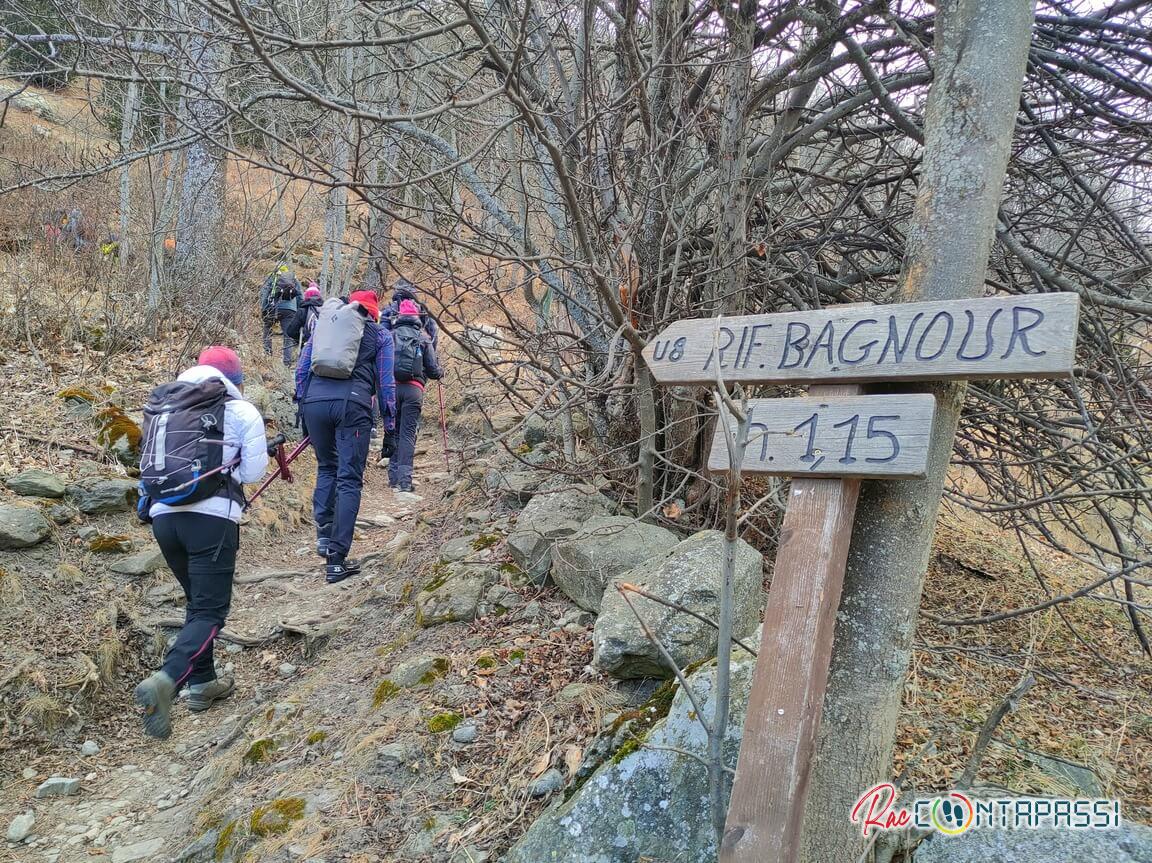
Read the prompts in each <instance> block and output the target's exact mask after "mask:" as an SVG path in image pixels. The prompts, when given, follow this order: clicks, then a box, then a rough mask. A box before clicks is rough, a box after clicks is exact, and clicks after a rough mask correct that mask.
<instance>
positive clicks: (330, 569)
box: [324, 557, 360, 584]
mask: <svg viewBox="0 0 1152 863" xmlns="http://www.w3.org/2000/svg"><path fill="white" fill-rule="evenodd" d="M359 574H360V561H358V560H344V559H341V558H336V557H330V558H328V565H327V566H326V567H324V580H325V581H326V582H328V583H329V584H339V583H340V582H342V581H343V580H344V579H346V578H351V577H352V576H354V575H359Z"/></svg>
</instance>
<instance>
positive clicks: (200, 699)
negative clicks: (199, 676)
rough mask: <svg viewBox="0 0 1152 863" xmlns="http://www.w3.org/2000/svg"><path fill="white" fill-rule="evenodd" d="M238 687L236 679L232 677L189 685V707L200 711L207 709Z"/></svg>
mask: <svg viewBox="0 0 1152 863" xmlns="http://www.w3.org/2000/svg"><path fill="white" fill-rule="evenodd" d="M235 688H236V681H235V680H233V679H232V678H231V677H226V678H224V679H223V680H221V679H220V678H216V679H215V680H209V681H208V682H207V683H193V684H192V685H191V686H189V687H188V709H189V710H192V711H195V712H196V713H199V712H200V711H201V710H207V709H208V708H209V707H211V706H212V705H213V704H215V703H216V702H217V701H221V700H223V699H225V698H227V697H228V696H229V695H231V694H232V690H234V689H235Z"/></svg>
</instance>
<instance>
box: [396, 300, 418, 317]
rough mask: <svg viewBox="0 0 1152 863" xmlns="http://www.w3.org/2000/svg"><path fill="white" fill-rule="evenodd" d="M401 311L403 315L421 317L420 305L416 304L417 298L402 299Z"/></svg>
mask: <svg viewBox="0 0 1152 863" xmlns="http://www.w3.org/2000/svg"><path fill="white" fill-rule="evenodd" d="M399 312H400V314H401V315H411V316H412V317H414V318H418V317H420V307H419V306H418V305H416V301H415V300H401V301H400V308H399Z"/></svg>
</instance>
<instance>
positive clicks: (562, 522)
mask: <svg viewBox="0 0 1152 863" xmlns="http://www.w3.org/2000/svg"><path fill="white" fill-rule="evenodd" d="M613 509H614V506H613V503H612V501H610V500H609V499H608V498H606V497H605V496H604V495H602V494H600V492H598V491H596V490H595V489H593V488H589V487H578V488H568V489H564V490H560V491H555V492H548V493H546V494H539V495H537V496H536V497H534V498H533V499H532V500H531V501H530V502H529V503H528V505H527V506H526V507H524V511H523V512H521V513H520V516H519V517H518V518H517V519H516V526H515V527H514V528H513V530H512V533H510V534H509V535H508V551H509V552H510V553H511V555H512V560H513V561H514V562H515V563H516V565H517V566H518V567H520V569H522V570H523V571H524V573H525V574H526V575H527V576H528V578H529V580H530V581H532V582H533V583H535V584H541V583H543V582H544V581H546V580H547V577H548V572H549V570H550V569H551V568H552V546H553V545H554V544H555V543H556V541H557V540H561V539H564V538H566V537H569V536H571V535H572V534H574V533H576V531H577V530H579V529H580V527H581V525H582V524H583V523H584V522H586V521H587V520H588V519H590V518H592V517H593V516H598V515H608V514H610V513H611V512H612V511H613Z"/></svg>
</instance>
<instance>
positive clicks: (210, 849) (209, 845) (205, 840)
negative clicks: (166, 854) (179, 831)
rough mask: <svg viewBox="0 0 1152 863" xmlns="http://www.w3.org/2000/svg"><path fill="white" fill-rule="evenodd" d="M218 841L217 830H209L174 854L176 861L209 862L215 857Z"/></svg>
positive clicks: (185, 862) (186, 862) (218, 832)
mask: <svg viewBox="0 0 1152 863" xmlns="http://www.w3.org/2000/svg"><path fill="white" fill-rule="evenodd" d="M219 841H220V831H219V830H209V831H208V832H206V833H203V834H201V835H200V836H198V837H197V838H196V839H194V840H192V841H191V842H189V843H188V844H187V845H185V846H184V847H183V848H182V849H180V851H179V852H178V853H177V854H176V863H209V861H212V860H215V859H217V857H216V843H217V842H219Z"/></svg>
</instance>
